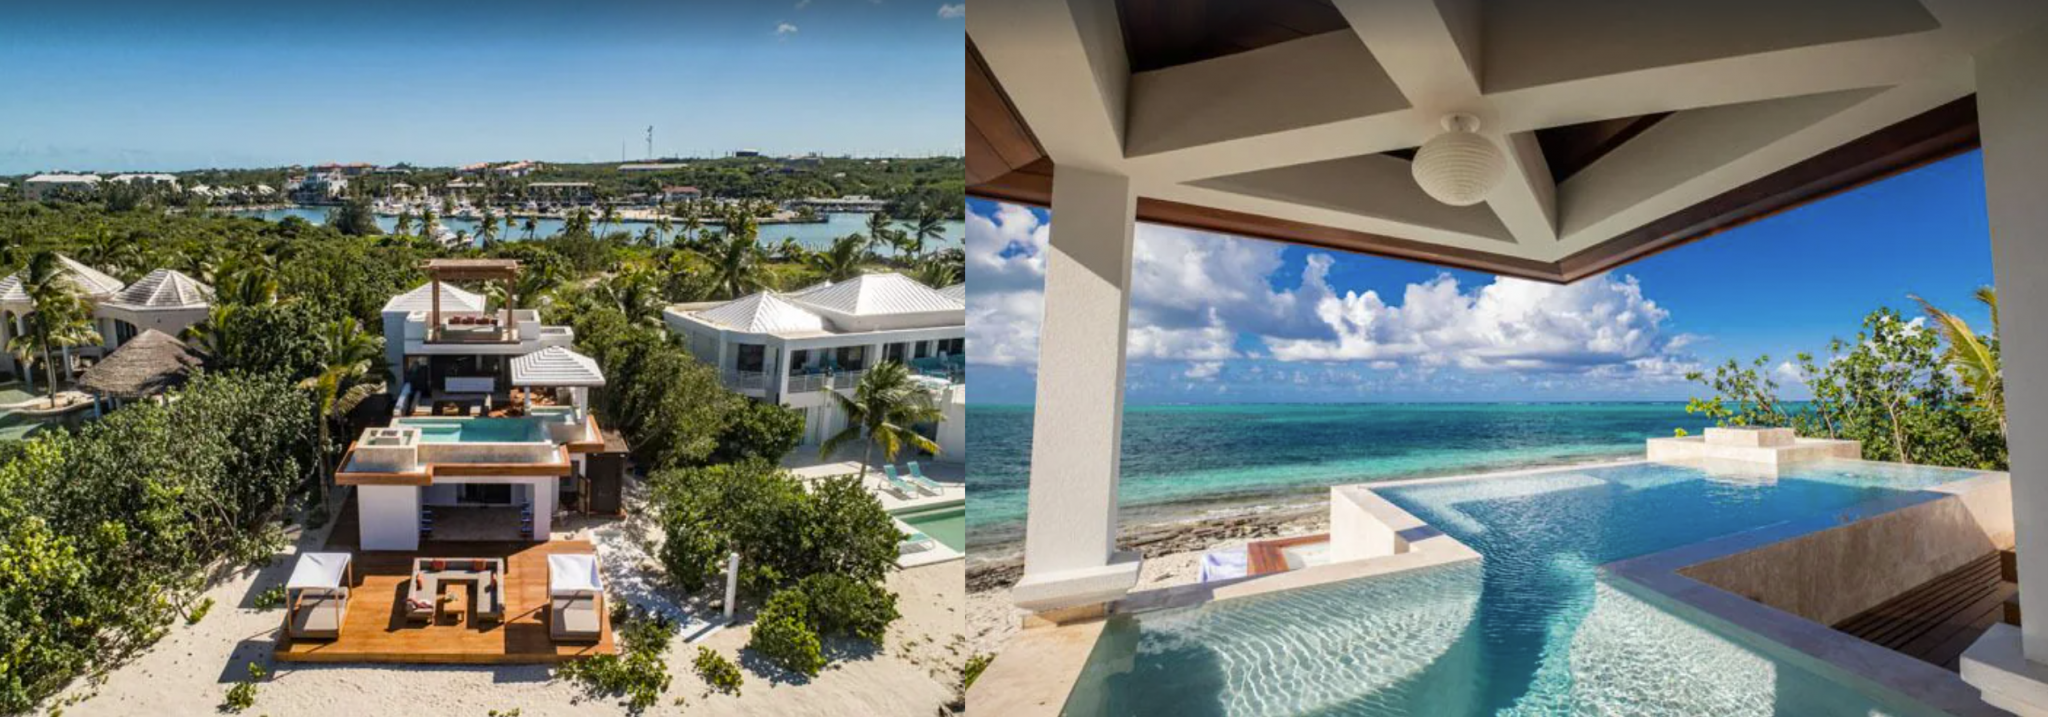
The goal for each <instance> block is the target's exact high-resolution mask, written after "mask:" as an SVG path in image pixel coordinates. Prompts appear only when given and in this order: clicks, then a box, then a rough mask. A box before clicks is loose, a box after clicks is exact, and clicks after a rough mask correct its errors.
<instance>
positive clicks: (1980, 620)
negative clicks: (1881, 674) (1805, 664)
mask: <svg viewBox="0 0 2048 717" xmlns="http://www.w3.org/2000/svg"><path fill="white" fill-rule="evenodd" d="M1999 563H2000V556H1999V553H1997V552H1990V553H1985V554H1984V557H1981V558H1978V559H1976V560H1973V561H1970V562H1969V563H1968V564H1966V565H1964V566H1962V567H1960V568H1957V569H1955V570H1952V571H1950V572H1948V573H1947V574H1944V575H1942V576H1941V577H1938V578H1935V579H1933V580H1929V581H1927V582H1926V583H1923V584H1921V585H1920V586H1918V587H1915V588H1913V589H1911V590H1907V591H1906V592H1904V593H1902V594H1900V595H1899V596H1897V597H1894V598H1892V599H1890V600H1887V601H1885V602H1884V603H1882V604H1880V605H1878V606H1877V607H1873V608H1871V609H1869V610H1865V611H1863V612H1862V613H1859V614H1857V615H1855V616H1853V617H1850V618H1849V619H1847V620H1843V621H1841V622H1839V623H1836V624H1835V629H1836V630H1840V631H1842V632H1845V633H1848V634H1851V635H1854V636H1856V637H1859V638H1862V639H1864V640H1866V641H1869V642H1872V643H1875V644H1878V645H1882V646H1884V647H1887V648H1890V649H1892V650H1896V651H1898V652H1901V653H1904V654H1906V655H1907V656H1910V657H1913V658H1916V659H1919V660H1922V661H1925V662H1929V663H1932V664H1935V665H1940V666H1941V667H1944V668H1947V669H1949V670H1956V669H1958V661H1959V658H1961V657H1962V654H1963V650H1966V649H1968V648H1969V647H1970V643H1973V642H1976V641H1977V637H1978V636H1980V635H1983V634H1984V631H1985V630H1988V629H1990V627H1991V625H1992V623H1996V622H1998V621H1999V619H2000V618H2001V617H2002V616H2003V612H2004V610H2003V607H2004V604H2005V602H2006V600H2007V599H2008V598H2010V597H2012V596H2013V595H2014V594H2015V593H2017V592H2018V590H2019V588H2018V586H2016V585H2014V584H2012V583H2011V582H2007V581H2006V580H2004V579H2003V576H2002V575H2001V574H2000V573H2001V570H2000V569H1999V568H2000V565H1999Z"/></svg>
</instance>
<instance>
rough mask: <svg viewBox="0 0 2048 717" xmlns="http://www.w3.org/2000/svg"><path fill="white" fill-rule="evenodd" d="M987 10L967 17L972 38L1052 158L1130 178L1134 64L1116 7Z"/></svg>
mask: <svg viewBox="0 0 2048 717" xmlns="http://www.w3.org/2000/svg"><path fill="white" fill-rule="evenodd" d="M987 5H988V6H987V7H985V8H976V12H975V14H974V15H973V16H971V17H969V18H967V29H968V33H969V34H970V35H971V36H973V38H974V42H975V47H976V48H977V49H979V50H980V51H981V56H982V59H983V60H985V61H987V63H988V66H989V70H990V71H991V72H993V73H995V76H996V77H999V78H1002V79H1001V82H1002V85H1003V90H1004V92H1005V93H1007V94H1008V95H1009V97H1010V103H1011V104H1012V105H1014V106H1015V107H1016V108H1017V113H1018V114H1020V115H1022V116H1023V119H1024V122H1025V124H1027V125H1029V126H1030V127H1031V132H1032V134H1033V135H1035V136H1036V137H1037V138H1038V142H1039V144H1040V145H1041V146H1043V147H1045V151H1046V155H1047V156H1049V157H1051V158H1052V160H1053V162H1054V163H1056V164H1058V165H1061V166H1074V167H1080V168H1084V169H1093V170H1096V171H1102V172H1109V173H1112V174H1122V173H1123V172H1122V167H1121V165H1122V160H1123V156H1124V147H1123V145H1124V142H1123V138H1124V108H1125V106H1126V105H1127V94H1128V89H1129V82H1130V66H1129V63H1128V62H1127V61H1126V60H1125V54H1124V47H1123V29H1122V27H1121V26H1120V24H1119V22H1118V20H1117V16H1116V6H1115V4H1114V3H1111V2H1105V1H1103V0H1014V1H1006V2H999V3H988V4H987Z"/></svg>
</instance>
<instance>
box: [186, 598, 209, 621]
mask: <svg viewBox="0 0 2048 717" xmlns="http://www.w3.org/2000/svg"><path fill="white" fill-rule="evenodd" d="M212 610H213V598H200V600H199V602H197V603H193V605H192V611H191V612H188V613H186V614H185V624H187V625H197V624H199V621H200V620H204V619H206V613H208V612H211V611H212Z"/></svg>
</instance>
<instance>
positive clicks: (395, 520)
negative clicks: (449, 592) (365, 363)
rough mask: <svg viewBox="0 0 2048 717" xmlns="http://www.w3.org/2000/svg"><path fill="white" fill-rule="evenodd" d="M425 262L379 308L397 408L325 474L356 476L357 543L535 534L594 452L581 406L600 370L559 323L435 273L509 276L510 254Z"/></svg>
mask: <svg viewBox="0 0 2048 717" xmlns="http://www.w3.org/2000/svg"><path fill="white" fill-rule="evenodd" d="M425 268H426V271H427V275H428V277H429V280H428V282H427V283H426V284H423V285H421V286H420V287H419V288H417V289H414V290H412V291H408V292H406V293H404V294H400V295H398V296H395V297H392V299H391V301H390V302H388V303H386V304H385V307H384V333H385V336H386V342H385V345H386V346H387V352H388V354H387V359H388V361H389V362H390V369H391V372H392V385H393V386H396V387H397V388H396V389H395V391H394V394H395V396H396V403H395V409H394V411H393V414H394V418H393V419H392V421H391V424H390V425H389V426H386V427H382V428H370V429H366V430H365V431H364V432H363V434H362V436H361V437H360V438H359V439H358V440H357V441H356V443H355V445H354V446H352V447H351V448H350V449H349V452H348V455H347V456H346V457H345V458H343V461H342V466H341V468H340V470H338V471H337V472H336V474H335V480H336V482H337V483H339V484H342V485H354V486H356V490H357V493H356V503H357V511H358V516H359V518H360V521H361V528H360V530H361V534H360V540H361V545H362V548H363V549H365V550H417V549H419V547H420V542H421V541H422V540H431V539H435V538H437V537H438V538H440V539H445V540H530V541H534V542H546V541H547V540H548V539H549V532H550V529H551V527H552V522H553V517H554V515H555V514H556V513H557V511H558V510H559V506H560V505H561V497H562V495H563V493H564V491H565V488H568V487H570V485H573V479H574V478H575V477H577V476H581V475H583V467H584V465H585V460H584V459H585V456H586V454H588V453H592V452H596V451H599V450H602V449H603V448H604V438H603V434H602V433H601V432H600V431H599V429H598V424H597V420H596V418H595V417H594V416H593V415H592V414H591V413H590V410H589V408H590V407H589V402H590V397H589V389H591V388H596V387H601V386H603V385H604V383H605V380H604V373H603V372H602V371H601V370H600V369H599V368H598V366H597V363H596V362H595V361H593V360H591V359H590V358H588V357H585V356H582V355H580V354H577V353H576V352H575V351H573V350H571V349H570V345H571V344H572V343H573V341H574V339H575V333H574V332H573V331H572V330H570V329H569V328H567V327H558V326H542V325H540V318H539V314H538V313H537V312H535V311H533V310H531V309H509V308H508V309H501V310H499V311H496V312H491V311H488V310H487V309H488V307H487V304H486V302H485V300H484V299H483V297H481V296H479V295H477V294H475V293H472V292H470V291H466V290H464V289H461V288H458V287H456V286H453V285H450V284H448V283H446V282H453V281H501V282H505V284H506V285H507V286H509V285H510V284H511V282H512V280H513V279H514V278H515V277H516V276H517V275H518V271H519V263H518V262H516V261H509V260H492V259H435V260H430V261H428V262H427V263H426V265H425ZM513 298H514V300H515V301H516V297H513ZM565 480H568V481H571V483H570V485H565Z"/></svg>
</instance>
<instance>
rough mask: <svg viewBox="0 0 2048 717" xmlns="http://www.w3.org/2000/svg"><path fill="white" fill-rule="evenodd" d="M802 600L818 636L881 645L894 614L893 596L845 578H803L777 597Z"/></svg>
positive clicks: (841, 576) (894, 600)
mask: <svg viewBox="0 0 2048 717" xmlns="http://www.w3.org/2000/svg"><path fill="white" fill-rule="evenodd" d="M789 593H796V594H799V595H801V596H802V599H803V601H804V608H805V614H806V615H808V616H809V623H810V626H811V629H812V630H814V631H816V632H817V633H818V634H819V635H823V636H831V635H848V636H852V637H857V638H860V639H863V640H867V641H869V642H873V643H876V644H880V643H881V642H882V636H883V635H885V634H887V632H888V630H889V623H892V622H895V621H896V618H898V617H900V615H898V614H897V612H896V594H895V593H892V592H889V591H888V590H884V589H882V587H881V586H880V585H876V584H874V583H864V582H861V581H858V580H854V579H852V578H849V577H846V576H844V575H834V574H829V573H825V574H818V575H811V576H808V577H805V578H804V579H803V580H800V581H798V582H797V584H796V587H793V588H788V589H785V590H783V591H782V592H781V593H778V594H777V595H778V596H780V595H783V594H789Z"/></svg>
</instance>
